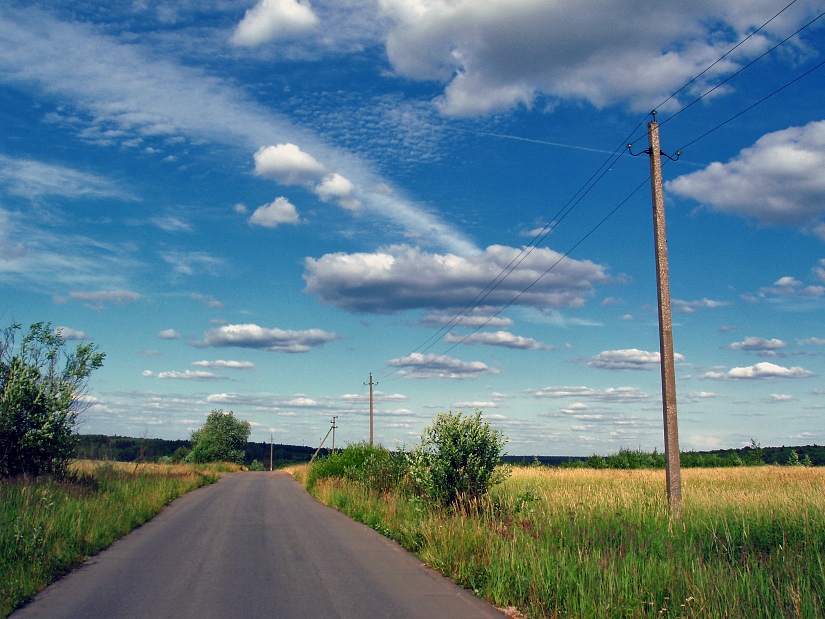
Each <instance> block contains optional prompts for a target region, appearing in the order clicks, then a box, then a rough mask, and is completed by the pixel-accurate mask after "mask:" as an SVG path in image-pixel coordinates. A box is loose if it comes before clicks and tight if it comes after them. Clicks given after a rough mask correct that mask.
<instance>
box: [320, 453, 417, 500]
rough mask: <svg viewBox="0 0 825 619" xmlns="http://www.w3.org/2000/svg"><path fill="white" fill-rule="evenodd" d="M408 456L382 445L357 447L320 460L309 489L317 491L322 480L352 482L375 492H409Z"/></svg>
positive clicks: (331, 454)
mask: <svg viewBox="0 0 825 619" xmlns="http://www.w3.org/2000/svg"><path fill="white" fill-rule="evenodd" d="M408 473H409V463H408V459H407V455H406V454H404V453H402V452H397V451H390V450H389V449H387V448H385V447H383V446H381V445H370V444H369V443H366V442H362V443H353V444H349V445H347V446H346V448H345V449H343V450H341V451H335V452H332V453H330V454H329V455H327V456H323V457H321V458H318V459H317V460H315V461H314V462H313V463H312V466H311V467H310V469H309V472H308V473H307V478H306V485H307V487H308V488H310V489H311V488H313V487H314V486H315V484H316V483H317V482H318V480H320V479H324V478H329V477H337V478H339V479H348V480H350V481H354V482H356V483H359V484H361V485H363V486H364V487H366V488H369V489H370V490H373V491H375V492H386V491H387V490H401V491H405V490H406V486H407V485H408V483H407V479H408Z"/></svg>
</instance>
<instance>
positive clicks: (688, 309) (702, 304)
mask: <svg viewBox="0 0 825 619" xmlns="http://www.w3.org/2000/svg"><path fill="white" fill-rule="evenodd" d="M672 303H673V306H674V307H675V308H676V311H677V312H683V313H685V314H689V313H692V312H695V311H696V310H697V309H699V308H711V309H715V308H717V307H727V306H728V305H730V303H728V302H727V301H714V300H713V299H701V300H699V301H682V300H680V299H673V301H672Z"/></svg>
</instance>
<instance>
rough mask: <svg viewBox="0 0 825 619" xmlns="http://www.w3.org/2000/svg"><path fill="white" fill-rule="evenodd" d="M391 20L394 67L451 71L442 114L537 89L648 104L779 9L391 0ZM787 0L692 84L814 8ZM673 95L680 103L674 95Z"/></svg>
mask: <svg viewBox="0 0 825 619" xmlns="http://www.w3.org/2000/svg"><path fill="white" fill-rule="evenodd" d="M380 6H381V9H382V11H383V14H384V16H385V17H386V18H387V19H388V20H389V23H390V24H391V28H390V30H389V32H388V35H387V44H386V45H387V55H388V57H389V60H390V62H391V63H392V65H393V68H394V69H395V71H396V72H397V73H399V74H400V75H403V76H405V77H409V78H413V79H420V80H428V81H429V80H436V81H441V82H443V83H446V84H447V85H446V88H445V91H444V95H443V96H442V97H439V99H438V100H437V104H438V107H439V109H440V110H441V111H442V112H443V113H444V114H449V115H456V116H470V115H477V114H489V113H493V112H496V111H501V110H506V109H508V108H511V107H514V106H516V105H519V104H522V105H525V106H528V107H529V106H531V105H532V104H533V103H534V101H535V100H536V99H537V97H539V96H544V97H545V98H546V99H547V100H549V101H550V102H552V101H554V100H558V99H573V100H585V101H589V102H590V103H592V104H593V105H595V106H597V107H603V106H606V105H611V104H614V103H618V102H626V103H628V104H629V105H630V106H631V107H632V108H634V109H637V110H650V109H651V107H652V106H654V105H657V104H658V103H659V102H660V101H661V99H663V98H665V97H666V96H667V95H668V94H669V93H670V92H673V91H674V90H676V89H677V88H678V87H680V86H681V85H682V84H683V83H685V82H686V81H688V80H689V79H691V78H692V77H693V76H695V75H696V74H697V73H699V72H700V71H702V70H703V69H705V68H706V67H707V66H708V65H709V64H711V62H713V61H714V60H716V59H717V58H718V57H719V56H720V55H721V54H722V53H723V52H724V51H727V49H729V48H730V47H731V45H732V44H733V43H735V42H737V41H739V40H741V39H742V38H743V37H744V35H745V34H747V33H750V32H752V31H753V30H754V29H755V28H756V27H757V26H760V25H761V24H762V23H763V22H765V21H767V20H768V18H770V17H771V16H772V15H773V14H774V13H775V7H773V6H770V5H769V4H768V3H757V4H755V3H752V2H746V0H739V1H733V2H731V1H727V0H725V1H723V0H710V1H708V2H702V3H665V4H662V5H661V6H657V10H656V19H654V20H640V19H639V15H640V14H643V13H644V12H645V11H646V10H648V9H649V6H648V5H647V4H645V3H641V2H623V3H616V2H611V1H610V0H582V1H580V2H576V3H570V2H560V1H556V0H550V1H548V0H520V1H516V2H514V1H512V0H489V1H486V2H477V1H476V0H429V1H427V2H421V1H419V0H382V2H381V4H380ZM815 11H816V9H814V7H813V6H811V7H809V8H808V10H807V11H794V12H788V13H786V14H785V15H783V16H781V17H780V18H778V19H777V20H775V21H774V22H773V23H771V24H770V25H769V26H768V27H767V28H766V29H764V30H763V31H762V32H760V33H759V34H758V35H756V36H754V37H753V38H751V40H750V41H748V42H747V43H746V44H745V45H743V46H742V47H741V48H740V49H739V50H737V52H736V53H735V54H733V55H731V56H729V57H728V58H727V59H725V60H724V61H722V62H720V63H719V64H717V65H716V66H715V67H714V68H713V69H712V70H710V71H709V72H708V73H707V74H706V75H705V76H703V77H702V78H701V79H699V80H698V81H697V82H696V83H695V84H693V85H692V86H691V88H689V89H688V91H687V92H686V93H685V96H689V95H694V94H696V93H698V92H701V91H703V89H704V88H705V86H706V84H708V83H709V82H712V81H716V80H718V78H719V77H720V76H722V75H727V74H729V73H731V72H732V71H734V70H735V69H737V68H738V67H739V66H740V65H741V63H743V61H745V60H748V59H749V58H752V57H754V56H755V55H757V54H759V53H761V52H762V51H764V50H765V49H766V48H767V46H768V45H769V43H770V42H771V40H772V38H773V35H774V34H775V33H785V32H788V31H792V30H793V29H794V27H795V26H796V25H798V24H801V23H804V21H806V20H807V19H809V17H810V16H811V15H813V14H815ZM673 105H677V102H675V101H674V103H673Z"/></svg>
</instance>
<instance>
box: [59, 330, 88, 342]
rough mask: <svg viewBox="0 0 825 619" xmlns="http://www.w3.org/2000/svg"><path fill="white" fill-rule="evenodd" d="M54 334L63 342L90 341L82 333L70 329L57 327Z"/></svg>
mask: <svg viewBox="0 0 825 619" xmlns="http://www.w3.org/2000/svg"><path fill="white" fill-rule="evenodd" d="M54 332H55V333H57V335H59V336H60V338H61V339H62V340H63V341H68V340H90V339H91V338H90V337H89V336H88V335H86V333H85V332H84V331H78V330H77V329H72V328H71V327H57V329H55V330H54Z"/></svg>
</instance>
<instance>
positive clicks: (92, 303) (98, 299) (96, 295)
mask: <svg viewBox="0 0 825 619" xmlns="http://www.w3.org/2000/svg"><path fill="white" fill-rule="evenodd" d="M141 298H142V297H141V295H139V294H138V293H137V292H131V291H129V290H100V291H97V292H80V291H78V290H73V291H72V292H70V293H69V296H68V298H66V297H55V302H56V303H65V302H66V301H69V300H71V301H80V302H81V303H83V304H84V305H86V307H89V308H92V309H103V308H104V307H106V304H107V303H113V304H115V305H118V306H121V307H122V306H124V305H128V304H129V303H134V302H135V301H139V300H140V299H141Z"/></svg>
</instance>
